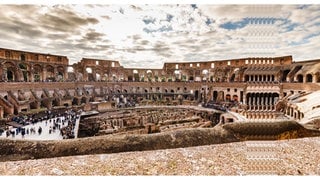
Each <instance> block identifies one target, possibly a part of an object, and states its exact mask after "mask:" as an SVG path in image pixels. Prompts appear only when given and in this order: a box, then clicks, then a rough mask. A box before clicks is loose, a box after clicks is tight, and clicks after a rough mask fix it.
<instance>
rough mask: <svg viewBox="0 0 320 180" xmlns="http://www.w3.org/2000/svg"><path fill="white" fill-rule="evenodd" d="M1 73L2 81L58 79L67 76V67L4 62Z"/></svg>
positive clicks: (0, 69)
mask: <svg viewBox="0 0 320 180" xmlns="http://www.w3.org/2000/svg"><path fill="white" fill-rule="evenodd" d="M0 74H1V77H0V78H1V81H6V82H21V81H25V82H38V81H57V80H61V79H64V78H65V74H66V69H65V68H64V67H63V66H52V65H49V64H46V65H41V64H33V65H32V64H27V63H19V64H14V63H13V62H3V63H1V65H0Z"/></svg>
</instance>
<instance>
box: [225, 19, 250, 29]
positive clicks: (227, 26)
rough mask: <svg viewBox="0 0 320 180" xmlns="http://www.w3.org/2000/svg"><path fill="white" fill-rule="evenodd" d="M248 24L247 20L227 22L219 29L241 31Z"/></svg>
mask: <svg viewBox="0 0 320 180" xmlns="http://www.w3.org/2000/svg"><path fill="white" fill-rule="evenodd" d="M248 23H249V20H248V19H243V20H242V21H237V22H230V21H229V22H227V23H224V24H221V25H220V27H221V28H224V29H228V30H234V29H241V28H244V27H245V26H246V25H247V24H248Z"/></svg>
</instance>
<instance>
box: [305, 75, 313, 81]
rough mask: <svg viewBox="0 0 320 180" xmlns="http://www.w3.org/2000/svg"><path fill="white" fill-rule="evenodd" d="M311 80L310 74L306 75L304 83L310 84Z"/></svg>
mask: <svg viewBox="0 0 320 180" xmlns="http://www.w3.org/2000/svg"><path fill="white" fill-rule="evenodd" d="M312 78H313V77H312V74H307V75H306V82H307V83H310V82H312Z"/></svg>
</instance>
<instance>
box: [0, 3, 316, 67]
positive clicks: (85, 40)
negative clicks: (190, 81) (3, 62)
mask: <svg viewBox="0 0 320 180" xmlns="http://www.w3.org/2000/svg"><path fill="white" fill-rule="evenodd" d="M88 3H89V2H88ZM99 3H100V2H99ZM99 3H95V4H61V3H59V1H57V4H52V3H51V4H36V3H28V4H19V3H18V4H10V2H9V4H0V44H1V45H0V47H1V48H9V49H17V50H24V51H31V52H41V53H50V54H56V55H64V56H67V57H68V58H69V63H70V64H73V63H76V62H78V61H80V60H81V59H82V58H95V59H105V60H117V61H119V62H120V64H121V65H123V66H124V67H126V68H162V67H163V64H164V63H165V62H195V61H196V62H198V61H199V62H201V61H212V60H224V59H233V58H246V57H272V56H286V55H292V56H293V60H294V61H301V60H311V59H320V51H319V49H320V43H319V42H320V5H319V4H308V5H303V4H293V5H291V4H278V5H270V4H269V5H261V4H209V2H208V3H207V4H190V3H178V4H99Z"/></svg>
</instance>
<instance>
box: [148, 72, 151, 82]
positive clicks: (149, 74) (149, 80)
mask: <svg viewBox="0 0 320 180" xmlns="http://www.w3.org/2000/svg"><path fill="white" fill-rule="evenodd" d="M147 78H148V82H151V81H152V71H151V70H147Z"/></svg>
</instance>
